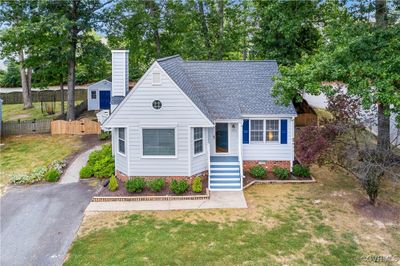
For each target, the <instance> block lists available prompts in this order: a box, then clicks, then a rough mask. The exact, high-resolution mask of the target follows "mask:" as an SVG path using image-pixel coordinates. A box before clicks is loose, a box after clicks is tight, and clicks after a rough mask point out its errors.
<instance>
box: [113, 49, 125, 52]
mask: <svg viewBox="0 0 400 266" xmlns="http://www.w3.org/2000/svg"><path fill="white" fill-rule="evenodd" d="M111 52H112V53H129V50H125V49H117V50H111Z"/></svg>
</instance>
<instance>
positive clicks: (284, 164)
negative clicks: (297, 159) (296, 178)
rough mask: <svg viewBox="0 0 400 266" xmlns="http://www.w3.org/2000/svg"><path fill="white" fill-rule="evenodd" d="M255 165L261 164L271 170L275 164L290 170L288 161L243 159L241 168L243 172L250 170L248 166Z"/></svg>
mask: <svg viewBox="0 0 400 266" xmlns="http://www.w3.org/2000/svg"><path fill="white" fill-rule="evenodd" d="M255 165H261V166H262V167H264V168H265V169H267V171H272V169H273V168H274V167H275V166H279V167H282V168H286V169H288V170H290V161H261V160H259V161H243V170H244V171H245V172H248V171H250V168H251V167H253V166H255Z"/></svg>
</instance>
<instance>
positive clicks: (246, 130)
mask: <svg viewBox="0 0 400 266" xmlns="http://www.w3.org/2000/svg"><path fill="white" fill-rule="evenodd" d="M243 144H249V120H248V119H245V120H243Z"/></svg>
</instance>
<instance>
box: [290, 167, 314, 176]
mask: <svg viewBox="0 0 400 266" xmlns="http://www.w3.org/2000/svg"><path fill="white" fill-rule="evenodd" d="M292 172H293V174H294V175H295V176H300V177H310V169H309V168H308V167H307V166H304V165H300V164H295V165H293V169H292Z"/></svg>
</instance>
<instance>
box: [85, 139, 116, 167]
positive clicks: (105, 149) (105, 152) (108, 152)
mask: <svg viewBox="0 0 400 266" xmlns="http://www.w3.org/2000/svg"><path fill="white" fill-rule="evenodd" d="M105 157H111V158H112V148H111V144H105V145H103V146H102V148H101V150H98V151H92V152H91V153H90V155H89V160H88V164H89V165H94V164H95V163H96V162H97V161H99V160H101V159H103V158H105Z"/></svg>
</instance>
